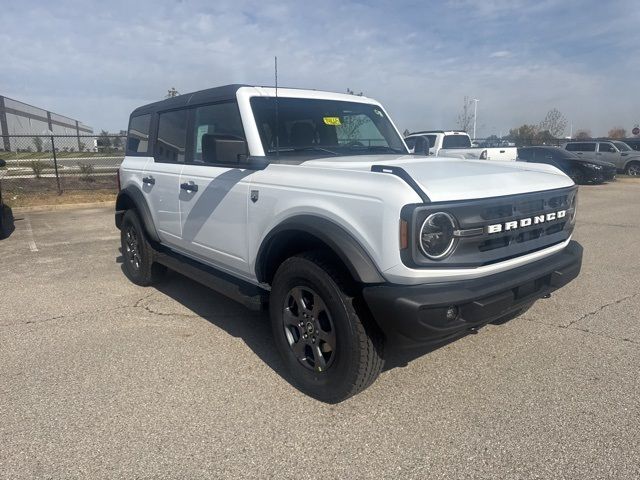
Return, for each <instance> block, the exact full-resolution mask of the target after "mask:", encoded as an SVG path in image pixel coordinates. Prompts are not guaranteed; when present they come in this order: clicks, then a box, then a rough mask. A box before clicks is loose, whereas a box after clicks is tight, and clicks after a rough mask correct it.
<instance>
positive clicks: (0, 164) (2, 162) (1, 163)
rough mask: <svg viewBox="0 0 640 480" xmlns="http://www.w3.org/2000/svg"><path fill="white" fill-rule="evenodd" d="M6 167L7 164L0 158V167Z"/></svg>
mask: <svg viewBox="0 0 640 480" xmlns="http://www.w3.org/2000/svg"><path fill="white" fill-rule="evenodd" d="M6 166H7V162H5V161H4V160H3V159H1V158H0V167H6Z"/></svg>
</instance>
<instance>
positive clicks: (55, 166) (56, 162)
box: [51, 135, 62, 195]
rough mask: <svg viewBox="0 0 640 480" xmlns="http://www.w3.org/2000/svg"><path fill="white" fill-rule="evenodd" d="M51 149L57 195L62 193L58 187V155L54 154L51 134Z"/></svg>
mask: <svg viewBox="0 0 640 480" xmlns="http://www.w3.org/2000/svg"><path fill="white" fill-rule="evenodd" d="M51 151H52V152H53V168H54V170H55V171H56V183H57V184H58V195H62V190H61V189H60V175H58V157H57V156H56V144H55V143H54V141H53V135H51Z"/></svg>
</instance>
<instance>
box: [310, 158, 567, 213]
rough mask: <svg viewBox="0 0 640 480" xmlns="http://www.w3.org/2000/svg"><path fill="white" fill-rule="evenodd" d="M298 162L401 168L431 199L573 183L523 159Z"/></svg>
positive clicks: (465, 197)
mask: <svg viewBox="0 0 640 480" xmlns="http://www.w3.org/2000/svg"><path fill="white" fill-rule="evenodd" d="M302 165H305V166H306V165H308V166H313V167H320V168H344V169H347V170H371V166H372V165H389V166H396V167H402V168H403V169H404V170H406V171H407V173H409V175H411V177H412V178H413V179H414V180H415V181H416V182H417V183H418V185H420V187H421V188H422V189H423V190H424V193H426V194H427V196H428V197H429V198H430V199H431V201H432V202H445V201H454V200H471V199H475V198H489V197H501V196H505V195H515V194H519V193H529V192H540V191H544V190H553V189H556V188H563V187H570V186H572V185H573V181H572V180H571V179H570V178H569V177H567V176H566V175H565V174H564V173H562V172H561V171H560V170H558V169H557V168H555V167H553V166H551V165H544V164H540V163H527V162H504V163H502V162H500V163H497V162H491V161H487V160H461V159H456V158H445V157H426V158H416V157H414V156H409V155H402V156H394V155H358V156H351V157H339V158H338V157H336V158H335V159H334V158H323V159H321V160H309V161H306V162H304V163H303V164H302ZM376 175H381V174H379V173H377V174H376Z"/></svg>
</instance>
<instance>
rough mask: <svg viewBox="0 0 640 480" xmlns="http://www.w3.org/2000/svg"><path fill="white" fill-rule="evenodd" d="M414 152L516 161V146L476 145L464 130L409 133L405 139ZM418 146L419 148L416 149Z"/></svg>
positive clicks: (467, 158)
mask: <svg viewBox="0 0 640 480" xmlns="http://www.w3.org/2000/svg"><path fill="white" fill-rule="evenodd" d="M404 141H405V142H406V143H407V147H409V149H410V151H411V152H412V153H421V152H423V151H424V152H425V153H426V152H427V151H428V152H429V155H435V156H436V157H448V158H461V159H466V160H469V159H472V160H473V159H475V160H493V161H501V162H508V161H515V160H516V158H517V156H518V152H517V150H516V148H515V147H508V146H499V147H474V146H473V144H472V142H471V138H470V137H469V135H468V134H467V133H466V132H464V131H462V130H450V131H444V130H428V131H423V132H415V133H411V134H409V135H407V136H406V137H405V139H404ZM416 148H417V150H416Z"/></svg>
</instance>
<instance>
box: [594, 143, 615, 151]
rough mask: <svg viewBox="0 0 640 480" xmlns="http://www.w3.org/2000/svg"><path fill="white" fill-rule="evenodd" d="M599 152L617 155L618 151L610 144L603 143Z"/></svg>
mask: <svg viewBox="0 0 640 480" xmlns="http://www.w3.org/2000/svg"><path fill="white" fill-rule="evenodd" d="M598 151H599V152H605V153H615V151H616V149H615V148H613V145H611V144H610V143H601V144H600V145H599V147H598Z"/></svg>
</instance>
